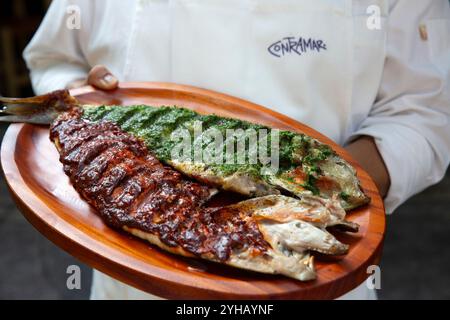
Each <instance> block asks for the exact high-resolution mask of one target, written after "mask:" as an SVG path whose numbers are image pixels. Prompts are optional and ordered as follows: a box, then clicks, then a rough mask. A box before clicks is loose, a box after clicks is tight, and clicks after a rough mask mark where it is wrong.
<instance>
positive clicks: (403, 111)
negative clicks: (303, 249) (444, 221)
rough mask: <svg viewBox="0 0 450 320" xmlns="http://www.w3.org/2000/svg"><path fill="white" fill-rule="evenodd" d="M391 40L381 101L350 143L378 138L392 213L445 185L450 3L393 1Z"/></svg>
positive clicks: (449, 134) (449, 146)
mask: <svg viewBox="0 0 450 320" xmlns="http://www.w3.org/2000/svg"><path fill="white" fill-rule="evenodd" d="M421 25H422V27H420V26H421ZM419 29H422V35H421V33H420V32H419ZM387 39H388V40H387V49H386V50H387V51H386V54H387V55H386V60H385V66H384V70H383V77H382V81H381V84H380V88H379V92H378V96H377V100H376V102H375V104H374V106H373V107H372V109H371V112H370V114H369V116H368V117H367V118H366V120H365V121H364V122H363V123H362V125H361V127H360V128H359V130H358V131H357V132H356V133H355V134H354V135H353V136H352V138H351V139H353V138H355V137H356V136H359V135H369V136H372V137H374V138H375V141H376V144H377V146H378V149H379V151H380V153H381V155H382V157H383V159H384V162H385V164H386V167H387V169H388V171H389V175H390V178H391V186H390V189H389V192H388V194H387V197H386V199H385V207H386V211H387V212H388V213H391V212H392V211H394V209H395V208H397V207H398V206H399V205H400V204H401V203H403V202H404V201H405V200H406V199H407V198H409V197H410V196H412V195H413V194H415V193H417V192H419V191H421V190H423V189H425V188H426V187H428V186H430V185H432V184H434V183H437V182H438V181H439V180H441V179H442V177H443V176H444V174H445V171H446V168H447V166H448V164H449V161H450V8H449V2H448V1H447V0H415V1H410V0H398V1H395V2H394V3H393V5H392V7H391V13H390V16H389V21H388V33H387Z"/></svg>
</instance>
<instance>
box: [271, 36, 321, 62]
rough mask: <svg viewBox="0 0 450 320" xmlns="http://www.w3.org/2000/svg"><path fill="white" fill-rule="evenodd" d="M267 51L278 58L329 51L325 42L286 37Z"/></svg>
mask: <svg viewBox="0 0 450 320" xmlns="http://www.w3.org/2000/svg"><path fill="white" fill-rule="evenodd" d="M267 50H268V51H269V53H270V54H271V55H273V56H275V57H277V58H281V57H283V56H285V55H287V54H298V55H299V56H301V55H302V54H304V53H306V52H309V51H314V52H320V51H322V50H327V45H326V43H325V42H324V41H323V40H320V39H313V38H303V37H298V38H296V37H284V38H283V39H281V40H278V41H277V42H274V43H272V44H271V45H270V46H269V47H268V48H267Z"/></svg>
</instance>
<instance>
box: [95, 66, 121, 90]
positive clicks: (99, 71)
mask: <svg viewBox="0 0 450 320" xmlns="http://www.w3.org/2000/svg"><path fill="white" fill-rule="evenodd" d="M87 82H88V84H90V85H92V86H94V87H97V88H99V89H102V90H112V89H115V88H117V86H118V85H119V80H117V78H116V77H114V76H113V75H112V73H111V72H110V71H109V70H108V69H107V68H106V67H105V66H102V65H99V66H95V67H93V68H92V69H91V71H90V72H89V75H88V80H87Z"/></svg>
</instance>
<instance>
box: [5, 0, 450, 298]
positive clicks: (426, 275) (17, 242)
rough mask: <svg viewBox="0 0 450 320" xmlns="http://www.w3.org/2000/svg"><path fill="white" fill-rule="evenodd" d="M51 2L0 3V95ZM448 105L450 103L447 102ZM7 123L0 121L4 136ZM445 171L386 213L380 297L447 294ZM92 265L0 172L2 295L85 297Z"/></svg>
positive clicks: (10, 85)
mask: <svg viewBox="0 0 450 320" xmlns="http://www.w3.org/2000/svg"><path fill="white" fill-rule="evenodd" d="M49 2H50V1H23V0H15V1H0V93H1V94H2V95H3V96H30V95H32V90H31V87H30V83H29V79H28V74H27V70H26V67H25V65H24V63H23V61H22V58H21V53H22V51H23V48H24V46H25V45H26V44H27V42H28V41H29V39H30V37H31V35H32V34H33V32H34V30H36V28H37V26H38V25H39V22H40V20H41V19H42V16H43V14H44V13H45V8H46V6H47V5H48V3H49ZM449 107H450V105H449ZM6 129H7V125H4V124H1V125H0V137H3V134H4V132H5V130H6ZM449 207H450V172H447V175H446V177H445V178H444V180H443V181H442V182H441V183H439V184H438V185H436V186H433V187H431V188H429V189H428V190H425V191H424V192H422V193H420V194H418V195H416V196H414V197H413V198H411V199H410V200H409V201H407V202H406V203H405V204H403V205H402V206H401V207H400V208H399V209H398V210H397V211H396V212H395V213H394V214H393V215H392V216H388V217H387V234H386V241H385V246H384V253H383V259H382V263H381V272H382V277H381V286H382V289H381V290H379V291H378V293H379V297H380V298H381V299H449V298H450V273H449V272H448V270H449V266H450V250H449V248H448V246H449V245H450V208H449ZM72 264H77V265H79V266H80V267H81V270H82V273H81V276H82V285H81V290H68V289H67V287H66V279H67V276H68V275H67V274H66V269H67V267H68V266H69V265H72ZM90 282H91V269H90V268H89V267H88V266H86V265H84V264H82V263H81V262H79V261H77V260H76V259H74V258H73V257H71V256H70V255H69V254H67V253H65V252H64V251H62V250H60V249H59V248H58V247H56V246H55V245H54V244H53V243H51V242H50V241H49V240H47V239H46V238H45V237H43V236H42V235H41V234H40V233H39V232H38V231H36V230H35V229H34V228H33V227H32V226H31V225H30V224H29V223H28V222H27V221H26V220H25V219H24V217H23V216H22V214H21V213H20V212H19V211H18V210H17V208H16V207H15V205H14V203H13V201H12V200H11V198H10V196H9V194H8V191H7V188H6V185H5V181H4V178H3V173H2V175H1V177H0V299H87V298H88V297H89V288H90Z"/></svg>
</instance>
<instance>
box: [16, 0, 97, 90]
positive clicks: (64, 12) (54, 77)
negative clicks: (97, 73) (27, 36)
mask: <svg viewBox="0 0 450 320" xmlns="http://www.w3.org/2000/svg"><path fill="white" fill-rule="evenodd" d="M88 2H90V1H88ZM92 2H94V1H92ZM74 5H75V6H76V8H77V9H79V10H80V11H79V12H80V18H81V20H80V21H81V28H89V20H88V18H89V17H87V15H88V14H89V8H87V6H88V4H87V3H86V1H84V0H82V1H70V0H53V1H52V4H51V5H50V8H49V9H48V11H47V14H46V15H45V18H44V20H43V21H42V23H41V25H40V27H39V29H38V30H37V32H36V34H35V35H34V37H33V39H32V40H31V42H30V43H29V44H28V46H27V47H26V48H25V51H24V53H23V57H24V59H25V61H26V63H27V66H28V68H29V70H30V76H31V82H32V84H33V89H34V91H35V93H36V94H43V93H46V92H49V91H53V90H57V89H63V88H65V87H66V85H67V84H68V83H69V82H71V81H74V80H78V79H82V78H85V77H86V76H87V73H88V70H89V66H88V65H87V63H86V61H85V58H84V55H83V53H82V50H81V48H80V41H79V38H80V33H81V31H80V30H77V29H72V28H69V27H68V26H67V21H68V20H67V19H70V17H71V16H70V14H71V13H72V14H73V12H74V11H73V10H71V9H73V7H72V8H71V7H70V6H74ZM72 17H73V16H72ZM83 33H84V34H85V33H86V30H83Z"/></svg>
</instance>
